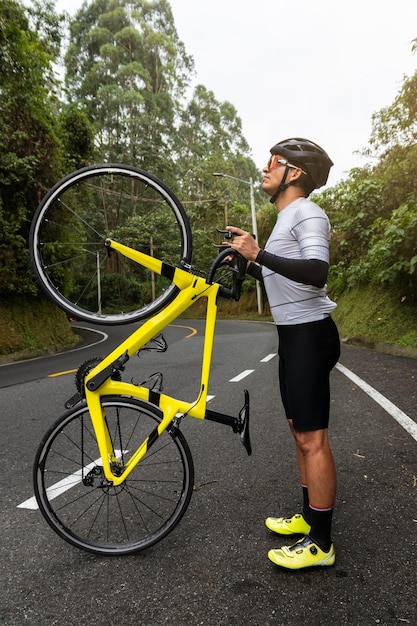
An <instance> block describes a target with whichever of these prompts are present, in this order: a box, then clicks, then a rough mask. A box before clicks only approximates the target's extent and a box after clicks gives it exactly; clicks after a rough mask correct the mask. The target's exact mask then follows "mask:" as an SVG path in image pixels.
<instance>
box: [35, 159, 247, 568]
mask: <svg viewBox="0 0 417 626" xmlns="http://www.w3.org/2000/svg"><path fill="white" fill-rule="evenodd" d="M223 232H224V231H223ZM224 235H225V236H226V237H227V236H228V235H229V233H226V232H224ZM29 243H30V246H29V247H30V254H31V260H32V264H33V268H34V271H35V274H36V277H37V279H38V281H39V283H40V285H41V287H42V288H43V289H44V291H45V293H46V294H47V295H48V296H49V297H50V298H51V299H52V300H53V301H54V302H55V303H56V304H57V305H58V306H60V307H61V308H62V309H64V310H65V311H66V312H67V314H68V315H70V316H73V317H75V318H77V319H80V320H85V321H89V322H94V323H98V324H123V323H130V322H134V321H142V320H143V323H142V324H141V325H140V326H139V327H138V328H137V329H136V330H135V331H134V332H133V333H132V334H131V335H130V336H129V337H128V338H127V339H126V340H125V341H123V342H122V344H121V345H119V346H118V347H117V348H116V349H115V350H113V351H112V352H111V354H109V355H108V356H107V357H105V358H104V359H103V360H99V359H92V360H90V361H87V362H86V363H83V364H82V365H81V366H80V368H79V369H78V371H77V374H76V387H77V391H76V393H75V394H74V396H73V397H72V398H70V399H69V400H68V401H67V403H66V405H65V406H66V408H67V409H68V410H67V412H66V413H65V414H64V415H62V416H61V417H59V418H58V419H57V420H56V422H55V423H54V424H53V425H52V426H51V427H50V428H49V430H48V431H47V433H46V434H45V436H44V437H43V439H42V441H41V443H40V445H39V448H38V451H37V454H36V458H35V462H34V470H33V481H34V490H35V496H36V499H37V502H38V505H39V508H40V511H41V512H42V514H43V516H44V517H45V519H46V521H47V522H48V524H49V525H50V526H51V527H52V528H53V530H54V531H55V532H56V533H58V535H59V536H60V537H62V538H63V539H64V540H65V541H67V542H69V543H70V544H72V545H73V546H76V547H77V548H81V549H83V550H87V551H89V552H92V553H95V554H99V555H116V556H120V555H127V554H133V553H135V552H139V551H141V550H144V549H146V548H149V547H150V546H152V545H154V544H155V543H157V542H158V541H160V540H161V539H163V538H164V537H165V536H166V535H167V534H168V533H169V532H171V530H173V528H174V527H175V526H176V525H177V524H178V522H179V521H180V519H181V518H182V516H183V515H184V513H185V511H186V509H187V507H188V505H189V502H190V498H191V495H192V491H193V483H194V469H193V459H192V455H191V452H190V448H189V446H188V444H187V441H186V439H185V437H184V435H183V433H182V432H181V430H180V424H181V421H182V419H183V418H184V417H185V416H187V415H188V416H190V417H195V418H199V419H208V420H212V421H216V422H220V423H223V424H225V425H227V426H229V427H231V428H232V429H233V431H235V432H237V433H239V435H240V438H241V441H242V443H243V444H244V446H245V448H246V450H247V452H248V454H251V444H250V437H249V393H248V392H247V391H246V390H245V398H244V405H243V408H242V409H241V410H240V412H239V415H238V416H237V417H233V416H230V415H226V414H223V413H219V412H216V411H212V410H209V409H208V408H207V391H208V383H209V375H210V365H211V356H212V350H213V342H214V332H215V323H216V315H217V301H218V298H219V297H225V298H229V299H235V300H238V299H239V297H240V290H241V285H242V282H243V280H244V276H245V271H246V261H245V260H244V259H243V258H242V257H241V256H240V255H238V254H237V253H235V251H234V250H233V249H232V248H228V247H226V248H225V249H223V250H222V251H221V252H220V253H219V254H218V256H217V257H216V258H215V260H214V261H213V264H212V266H211V268H210V269H209V271H208V273H207V275H206V276H204V277H203V276H200V275H198V274H197V273H196V272H195V270H193V268H192V266H191V253H192V242H191V230H190V226H189V222H188V218H187V215H186V213H185V211H184V209H183V207H182V205H181V203H180V202H179V200H178V198H176V196H175V195H174V194H173V193H172V191H171V190H170V189H169V188H168V187H167V186H166V185H165V184H164V183H162V182H161V181H160V180H158V179H157V178H156V177H154V176H152V175H151V174H149V173H148V172H145V171H143V170H140V169H138V168H135V167H131V166H126V165H117V164H115V165H94V166H90V167H86V168H83V169H81V170H78V171H77V172H74V173H72V174H70V175H69V176H67V177H66V178H64V179H63V180H62V181H60V182H59V183H57V184H56V185H55V186H54V187H53V188H52V189H51V190H50V191H49V192H48V194H47V195H46V196H45V198H44V199H43V200H42V201H41V203H40V205H39V207H38V209H37V211H36V213H35V215H34V218H33V221H32V225H31V230H30V242H29ZM231 258H233V262H232V263H231V262H230V259H231ZM201 298H205V299H206V301H207V302H206V324H205V336H204V347H203V356H202V363H201V372H200V384H199V392H198V395H197V398H196V399H195V400H194V401H193V402H186V401H184V400H181V399H179V398H175V397H172V396H169V395H166V394H164V393H163V392H162V388H161V380H160V375H155V376H151V377H150V378H149V379H148V380H146V381H144V382H143V383H140V384H134V383H133V382H124V381H123V380H122V372H123V371H124V370H125V368H126V366H127V363H128V361H129V359H130V358H131V357H132V356H134V355H135V354H136V353H138V352H140V351H141V350H149V349H150V350H156V351H160V352H163V351H165V350H166V342H165V340H164V337H163V335H162V330H163V329H164V328H165V327H166V326H167V325H168V324H170V323H171V322H172V321H173V320H174V319H176V318H177V317H178V316H179V315H181V313H183V312H184V311H185V310H186V309H187V308H189V307H190V306H191V305H192V304H194V303H195V302H196V301H197V300H199V299H201Z"/></svg>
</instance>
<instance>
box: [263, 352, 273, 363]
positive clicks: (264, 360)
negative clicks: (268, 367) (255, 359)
mask: <svg viewBox="0 0 417 626" xmlns="http://www.w3.org/2000/svg"><path fill="white" fill-rule="evenodd" d="M275 356H277V353H276V352H274V353H273V354H267V355H266V356H265V357H264V358H263V359H261V360H260V361H259V362H260V363H268V361H271V359H273V358H274V357H275Z"/></svg>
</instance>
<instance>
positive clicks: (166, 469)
mask: <svg viewBox="0 0 417 626" xmlns="http://www.w3.org/2000/svg"><path fill="white" fill-rule="evenodd" d="M102 406H103V408H104V411H105V413H106V423H107V426H108V430H109V434H110V437H111V440H112V444H113V448H114V453H115V455H116V457H117V458H118V460H119V463H120V464H121V465H123V463H124V462H126V460H127V459H128V458H129V456H130V455H131V454H132V453H133V452H135V451H136V449H137V447H138V446H139V444H140V443H142V441H143V439H144V438H145V437H146V436H148V435H150V433H151V432H153V430H154V429H155V427H156V426H157V425H158V423H159V422H160V421H161V417H162V414H161V412H160V411H159V410H158V409H157V408H156V407H153V406H152V405H149V404H148V403H145V402H142V401H140V400H136V399H133V398H127V397H112V396H109V397H107V398H105V399H104V401H103V402H102ZM33 479H34V490H35V496H36V500H37V502H38V505H39V508H40V510H41V512H42V514H43V516H44V517H45V519H46V521H47V522H48V524H49V525H50V526H51V527H52V528H53V530H54V531H55V532H56V533H57V534H58V535H59V536H60V537H62V538H63V539H65V541H67V542H68V543H70V544H71V545H73V546H75V547H77V548H80V549H82V550H86V551H88V552H92V553H94V554H99V555H102V556H112V555H114V556H122V555H127V554H133V553H136V552H140V551H141V550H144V549H146V548H149V547H151V546H152V545H154V544H155V543H157V542H158V541H160V540H161V539H163V538H164V537H165V536H166V535H167V534H168V533H169V532H171V531H172V530H173V528H174V527H175V526H176V525H177V524H178V522H179V521H180V519H181V518H182V516H183V515H184V513H185V511H186V509H187V507H188V504H189V502H190V499H191V495H192V492H193V484H194V466H193V460H192V456H191V452H190V449H189V447H188V444H187V442H186V440H185V438H184V436H183V434H182V433H181V432H180V431H179V429H172V430H170V431H168V430H166V431H165V432H164V433H163V434H162V435H161V436H160V437H158V438H157V439H156V441H155V443H154V444H153V445H152V447H151V448H150V449H149V451H148V452H147V454H146V456H145V457H144V459H143V460H142V461H141V462H140V463H139V464H138V465H137V466H136V467H135V469H134V470H133V471H132V472H131V474H130V475H129V476H128V478H127V480H126V481H125V482H124V483H122V484H121V485H120V486H118V487H113V486H112V484H109V483H108V482H107V480H106V479H105V477H104V472H103V468H102V464H101V459H100V457H99V453H98V447H97V441H96V437H95V434H94V430H93V427H92V424H91V418H90V414H89V411H88V408H87V406H86V405H85V403H83V404H82V405H79V406H78V407H76V408H74V409H72V410H71V411H69V412H68V413H66V414H64V415H63V416H62V417H60V418H59V419H58V420H57V421H56V422H55V424H53V425H52V426H51V428H50V429H49V431H48V432H47V433H46V435H45V437H44V439H43V440H42V442H41V444H40V446H39V449H38V451H37V454H36V458H35V463H34V468H33Z"/></svg>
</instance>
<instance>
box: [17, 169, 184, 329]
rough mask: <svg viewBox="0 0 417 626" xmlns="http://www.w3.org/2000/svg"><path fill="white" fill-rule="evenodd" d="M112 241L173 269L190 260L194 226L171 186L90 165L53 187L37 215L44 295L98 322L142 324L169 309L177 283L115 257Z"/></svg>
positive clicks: (36, 255)
mask: <svg viewBox="0 0 417 626" xmlns="http://www.w3.org/2000/svg"><path fill="white" fill-rule="evenodd" d="M107 238H111V239H114V240H116V241H118V242H119V243H123V244H125V245H127V246H130V247H132V248H135V249H136V250H140V251H142V252H145V253H146V254H150V255H153V253H154V251H155V252H156V254H155V256H156V257H157V258H158V259H160V260H161V261H163V262H164V263H167V264H169V265H173V266H175V267H178V266H180V265H181V263H182V262H183V261H184V262H185V263H187V264H189V263H190V262H191V255H192V236H191V228H190V224H189V220H188V217H187V214H186V212H185V210H184V207H183V206H182V204H181V203H180V201H179V200H178V198H177V197H176V196H175V195H174V193H173V192H172V191H171V189H170V188H169V187H168V186H167V185H165V184H164V183H163V182H162V181H160V180H159V179H158V178H156V177H155V176H153V175H152V174H150V173H149V172H146V171H144V170H141V169H139V168H136V167H133V166H130V165H118V164H109V165H107V164H102V165H91V166H88V167H84V168H82V169H80V170H77V171H76V172H72V173H71V174H69V175H68V176H66V177H65V178H63V179H62V180H61V181H59V182H58V183H57V184H56V185H55V186H54V187H52V189H50V190H49V191H48V193H47V194H46V195H45V197H44V198H43V199H42V201H41V202H40V204H39V206H38V208H37V210H36V212H35V215H34V217H33V220H32V224H31V228H30V234H29V250H30V257H31V262H32V267H33V270H34V273H35V275H36V278H37V280H38V282H39V284H40V286H41V288H42V289H43V291H44V292H45V293H46V295H47V296H48V297H49V298H50V299H52V301H53V302H54V303H55V304H57V305H58V306H59V307H60V308H61V309H63V310H64V311H66V313H67V314H68V315H69V316H70V317H73V318H75V319H79V320H84V321H87V322H93V323H96V324H108V325H112V324H127V323H131V322H136V321H139V320H142V319H145V318H147V317H150V316H151V315H153V314H155V313H156V312H158V311H159V310H161V309H162V308H163V307H164V306H166V304H168V303H169V302H170V301H171V300H172V299H173V298H174V297H175V295H176V294H177V293H178V290H177V288H176V287H175V285H173V284H172V282H171V280H170V279H169V278H168V277H166V276H159V275H154V274H153V273H152V272H150V271H149V270H146V269H145V268H144V267H142V266H141V265H138V264H137V263H134V262H133V261H131V260H129V259H127V258H126V257H124V256H121V255H120V254H119V253H117V252H116V251H115V250H111V251H109V248H107V247H106V246H105V245H104V242H105V241H106V239H107Z"/></svg>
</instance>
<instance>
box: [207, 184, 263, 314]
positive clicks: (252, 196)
mask: <svg viewBox="0 0 417 626" xmlns="http://www.w3.org/2000/svg"><path fill="white" fill-rule="evenodd" d="M213 176H220V177H221V178H231V179H232V180H237V181H238V182H240V183H245V185H249V189H250V211H251V216H252V232H253V234H254V235H255V239H256V241H258V227H257V224H256V211H255V194H254V190H253V180H252V177H251V178H250V179H249V180H244V179H243V178H236V176H231V175H230V174H222V173H221V172H214V173H213ZM256 300H257V304H258V314H259V315H262V290H261V285H260V283H259V281H258V280H257V281H256Z"/></svg>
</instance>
